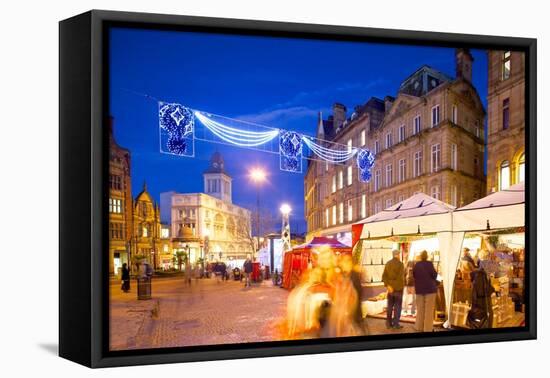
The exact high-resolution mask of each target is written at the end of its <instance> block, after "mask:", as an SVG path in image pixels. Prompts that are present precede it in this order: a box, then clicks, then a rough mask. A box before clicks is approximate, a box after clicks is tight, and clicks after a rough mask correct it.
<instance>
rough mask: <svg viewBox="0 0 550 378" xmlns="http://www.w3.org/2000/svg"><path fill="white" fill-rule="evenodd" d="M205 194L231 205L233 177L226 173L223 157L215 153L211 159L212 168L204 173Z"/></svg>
mask: <svg viewBox="0 0 550 378" xmlns="http://www.w3.org/2000/svg"><path fill="white" fill-rule="evenodd" d="M203 178H204V193H206V194H208V195H210V196H212V197H216V198H219V199H220V200H222V201H224V202H227V203H231V202H232V201H231V195H232V193H231V190H232V188H231V181H232V179H231V176H229V175H228V174H227V172H226V171H225V166H224V161H223V157H222V155H221V154H220V153H219V152H217V151H216V152H214V154H213V155H212V157H211V158H210V166H209V167H208V168H207V169H206V170H205V171H204V173H203Z"/></svg>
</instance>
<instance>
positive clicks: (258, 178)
mask: <svg viewBox="0 0 550 378" xmlns="http://www.w3.org/2000/svg"><path fill="white" fill-rule="evenodd" d="M250 179H251V180H252V181H253V182H254V183H255V184H256V251H259V250H260V232H261V230H260V184H261V183H263V182H264V181H265V180H266V173H265V171H264V170H263V169H262V168H254V169H252V170H251V171H250Z"/></svg>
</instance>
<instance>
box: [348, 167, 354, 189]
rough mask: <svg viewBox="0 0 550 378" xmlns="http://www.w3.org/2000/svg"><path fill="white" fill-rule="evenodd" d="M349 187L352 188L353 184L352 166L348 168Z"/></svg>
mask: <svg viewBox="0 0 550 378" xmlns="http://www.w3.org/2000/svg"><path fill="white" fill-rule="evenodd" d="M347 176H348V186H350V185H351V184H352V183H353V167H352V166H351V165H349V166H348V175H347Z"/></svg>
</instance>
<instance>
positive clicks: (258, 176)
mask: <svg viewBox="0 0 550 378" xmlns="http://www.w3.org/2000/svg"><path fill="white" fill-rule="evenodd" d="M266 176H267V175H266V173H265V171H264V170H263V169H261V168H253V169H252V170H251V171H250V178H251V179H252V181H254V182H263V181H265V178H266Z"/></svg>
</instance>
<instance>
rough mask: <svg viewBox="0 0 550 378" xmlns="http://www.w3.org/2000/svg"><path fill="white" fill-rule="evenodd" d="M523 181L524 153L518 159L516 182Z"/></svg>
mask: <svg viewBox="0 0 550 378" xmlns="http://www.w3.org/2000/svg"><path fill="white" fill-rule="evenodd" d="M523 181H525V152H524V153H522V154H521V155H520V157H519V159H518V182H523Z"/></svg>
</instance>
